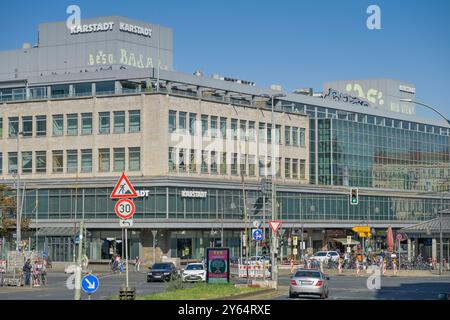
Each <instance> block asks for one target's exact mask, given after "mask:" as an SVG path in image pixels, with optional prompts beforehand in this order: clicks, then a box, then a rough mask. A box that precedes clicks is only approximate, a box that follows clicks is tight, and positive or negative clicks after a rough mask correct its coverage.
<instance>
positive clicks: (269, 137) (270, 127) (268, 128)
mask: <svg viewBox="0 0 450 320" xmlns="http://www.w3.org/2000/svg"><path fill="white" fill-rule="evenodd" d="M267 143H269V144H271V143H272V124H270V123H268V124H267Z"/></svg>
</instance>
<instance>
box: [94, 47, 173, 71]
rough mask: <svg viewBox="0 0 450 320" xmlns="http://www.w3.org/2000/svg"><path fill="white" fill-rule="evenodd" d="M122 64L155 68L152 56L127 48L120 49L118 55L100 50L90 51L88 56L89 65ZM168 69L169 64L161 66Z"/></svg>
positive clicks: (141, 67) (140, 67)
mask: <svg viewBox="0 0 450 320" xmlns="http://www.w3.org/2000/svg"><path fill="white" fill-rule="evenodd" d="M111 64H121V65H123V66H129V67H135V68H139V69H146V68H153V59H152V57H150V56H146V55H143V54H137V53H134V52H129V51H128V50H126V49H120V55H119V57H117V56H116V55H115V54H114V53H111V52H105V51H103V50H98V51H97V52H94V53H90V54H89V56H88V65H90V66H94V65H111ZM160 68H161V69H166V70H167V66H163V65H161V66H160Z"/></svg>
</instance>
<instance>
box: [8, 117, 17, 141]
mask: <svg viewBox="0 0 450 320" xmlns="http://www.w3.org/2000/svg"><path fill="white" fill-rule="evenodd" d="M18 132H19V117H9V118H8V136H9V137H10V138H13V137H17V133H18Z"/></svg>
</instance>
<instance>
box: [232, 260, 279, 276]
mask: <svg viewBox="0 0 450 320" xmlns="http://www.w3.org/2000/svg"><path fill="white" fill-rule="evenodd" d="M269 267H270V264H269V263H266V266H265V267H264V266H263V265H262V263H261V264H260V263H249V264H248V266H247V265H245V264H237V263H234V264H232V265H231V267H230V273H231V274H232V275H235V276H238V277H239V278H247V268H248V277H249V278H264V276H265V277H266V278H269V277H270V276H271V274H270V271H269Z"/></svg>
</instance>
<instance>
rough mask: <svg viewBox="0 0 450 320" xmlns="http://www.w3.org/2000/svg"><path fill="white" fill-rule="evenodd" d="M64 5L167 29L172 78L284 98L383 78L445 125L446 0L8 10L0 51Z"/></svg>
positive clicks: (236, 0)
mask: <svg viewBox="0 0 450 320" xmlns="http://www.w3.org/2000/svg"><path fill="white" fill-rule="evenodd" d="M70 4H77V5H79V6H80V7H81V14H82V18H89V17H95V16H106V15H123V16H127V17H130V18H135V19H141V20H144V21H148V22H153V23H160V24H162V25H165V26H169V27H171V28H172V29H173V32H174V66H175V69H176V70H178V71H181V72H188V73H192V72H193V71H195V70H202V71H203V72H204V73H205V74H206V75H211V74H213V73H219V74H221V75H227V76H231V77H236V78H241V79H245V80H251V81H255V82H256V84H257V85H258V86H263V87H268V86H269V85H270V84H274V83H275V84H280V85H282V87H283V89H284V90H287V91H292V90H294V89H296V88H300V87H313V88H314V89H315V90H317V91H319V90H321V89H322V85H323V83H324V82H326V81H329V80H346V79H365V78H375V77H390V78H395V79H400V80H403V81H408V82H412V83H414V84H415V85H416V87H417V99H418V100H422V101H424V102H427V103H429V104H432V105H434V106H435V107H437V108H438V109H440V110H441V111H442V112H443V113H444V114H445V115H446V116H447V117H449V118H450V88H449V86H450V19H449V14H450V1H448V0H428V1H426V0H420V1H419V0H417V1H403V0H389V1H380V0H373V1H365V0H345V1H344V0H342V1H332V0H296V1H293V0H292V1H287V0H279V1H265V0H227V1H225V0H216V1H214V0H209V1H206V0H190V1H189V0H164V1H161V0H159V1H153V0H147V1H140V0H133V1H119V0H110V1H92V0H91V1H74V0H72V1H64V0H58V1H56V0H53V1H50V0H41V1H8V2H5V3H3V5H2V10H1V11H0V26H1V30H2V32H1V33H0V50H7V49H16V48H20V47H21V45H22V43H23V42H26V41H29V42H35V41H36V38H37V25H38V24H39V23H42V22H49V21H63V20H65V19H66V18H67V16H68V15H67V14H66V7H67V6H68V5H70ZM370 4H376V5H379V6H380V8H381V24H382V30H369V29H367V28H366V19H367V17H368V14H367V13H366V9H367V7H368V6H369V5H370ZM5 31H6V32H5ZM417 110H418V113H419V114H425V115H428V116H431V115H432V113H429V112H427V111H424V110H423V109H421V108H420V107H418V108H417Z"/></svg>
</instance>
